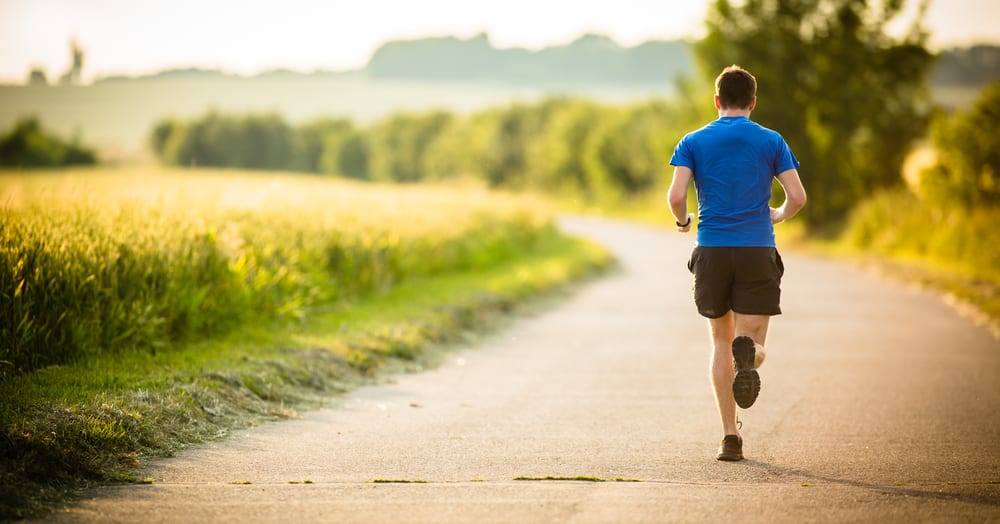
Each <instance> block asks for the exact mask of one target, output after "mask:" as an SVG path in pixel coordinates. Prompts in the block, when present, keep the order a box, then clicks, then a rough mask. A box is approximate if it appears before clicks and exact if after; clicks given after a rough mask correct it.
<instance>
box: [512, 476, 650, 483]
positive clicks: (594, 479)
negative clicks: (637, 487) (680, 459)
mask: <svg viewBox="0 0 1000 524" xmlns="http://www.w3.org/2000/svg"><path fill="white" fill-rule="evenodd" d="M514 480H518V481H534V482H537V481H546V480H562V481H570V482H642V481H641V480H638V479H630V478H623V477H616V478H613V479H606V478H601V477H594V476H591V475H577V476H558V475H546V476H544V477H528V476H518V477H514Z"/></svg>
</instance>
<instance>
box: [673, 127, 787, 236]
mask: <svg viewBox="0 0 1000 524" xmlns="http://www.w3.org/2000/svg"><path fill="white" fill-rule="evenodd" d="M670 164H671V165H673V166H685V167H688V168H690V169H691V172H692V173H694V185H695V188H696V189H697V190H698V245H699V246H718V247H744V246H745V247H774V225H773V224H771V212H770V202H771V183H772V180H773V179H774V177H776V176H778V175H779V174H781V173H783V172H785V171H787V170H789V169H794V168H797V167H799V161H798V160H796V158H795V155H793V154H792V151H791V149H789V148H788V144H787V143H785V139H784V138H782V137H781V135H779V134H778V133H776V132H774V131H772V130H770V129H768V128H766V127H764V126H761V125H760V124H757V123H756V122H753V121H751V120H750V119H749V118H746V117H743V116H724V117H720V118H719V119H718V120H715V121H714V122H711V123H710V124H708V125H706V126H705V127H703V128H701V129H699V130H697V131H693V132H691V133H688V134H687V135H685V136H684V138H682V139H681V141H680V143H678V144H677V147H676V148H675V149H674V155H673V157H671V159H670Z"/></svg>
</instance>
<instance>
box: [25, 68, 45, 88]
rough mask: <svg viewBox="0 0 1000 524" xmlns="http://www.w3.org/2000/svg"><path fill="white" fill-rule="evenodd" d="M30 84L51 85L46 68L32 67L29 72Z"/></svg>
mask: <svg viewBox="0 0 1000 524" xmlns="http://www.w3.org/2000/svg"><path fill="white" fill-rule="evenodd" d="M28 85H29V86H47V85H49V78H48V76H46V75H45V70H44V69H42V68H41V67H32V68H31V71H29V72H28Z"/></svg>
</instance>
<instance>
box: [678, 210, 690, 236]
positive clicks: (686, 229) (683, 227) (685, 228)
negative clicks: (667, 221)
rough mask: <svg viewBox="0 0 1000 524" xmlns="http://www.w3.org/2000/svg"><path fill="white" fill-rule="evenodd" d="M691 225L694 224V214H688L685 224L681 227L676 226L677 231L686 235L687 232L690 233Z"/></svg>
mask: <svg viewBox="0 0 1000 524" xmlns="http://www.w3.org/2000/svg"><path fill="white" fill-rule="evenodd" d="M675 224H676V222H675ZM693 224H694V213H688V216H687V224H685V225H683V226H677V231H680V232H681V233H687V232H688V231H691V226H692V225H693Z"/></svg>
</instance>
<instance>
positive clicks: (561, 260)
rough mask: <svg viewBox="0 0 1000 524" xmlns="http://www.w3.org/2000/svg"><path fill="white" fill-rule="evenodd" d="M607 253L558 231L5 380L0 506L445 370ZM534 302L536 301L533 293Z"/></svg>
mask: <svg viewBox="0 0 1000 524" xmlns="http://www.w3.org/2000/svg"><path fill="white" fill-rule="evenodd" d="M609 263H610V260H609V258H608V255H607V254H606V252H604V251H603V250H602V249H600V248H597V247H595V246H593V245H590V244H586V243H582V242H579V241H575V240H570V239H566V238H563V237H552V238H550V239H549V240H548V241H547V242H545V243H544V245H542V246H539V249H537V250H536V251H535V252H533V253H530V254H526V255H523V256H520V257H517V258H516V259H513V260H509V261H507V262H506V263H504V264H501V265H498V266H497V267H492V268H488V269H486V270H477V271H466V272H460V273H453V274H447V275H440V276H434V277H426V278H422V279H417V280H413V281H410V282H405V283H402V284H400V285H399V286H397V287H395V288H394V289H393V290H391V291H389V292H387V293H385V294H382V295H378V296H372V297H368V298H365V299H358V300H356V301H353V302H351V303H343V304H340V305H339V306H337V307H331V308H330V309H329V310H327V311H323V312H319V313H317V314H316V315H315V316H314V317H312V318H310V320H308V321H306V322H291V323H289V322H284V323H282V322H273V323H270V324H262V325H256V326H248V327H246V328H245V329H242V330H239V331H238V332H233V333H230V334H229V335H228V336H226V337H224V338H221V339H215V340H208V341H202V342H192V343H190V344H186V345H183V346H181V347H177V348H174V350H172V351H169V352H157V353H156V354H153V353H149V352H131V353H123V354H120V355H103V356H99V357H96V358H93V359H88V360H84V361H80V362H77V363H74V364H70V365H65V366H57V367H49V368H44V369H41V370H38V371H36V372H34V373H31V374H28V375H23V376H19V377H15V378H13V379H11V380H7V381H4V382H2V383H0V397H2V398H4V399H8V402H5V403H4V405H3V407H2V410H0V420H2V422H3V428H4V431H5V433H6V434H5V435H4V439H3V440H2V441H0V442H2V443H3V445H4V447H5V450H4V453H3V454H2V457H3V459H2V460H3V463H2V464H0V471H2V473H0V486H2V487H0V491H4V493H2V495H3V496H0V500H3V501H6V502H4V503H3V504H5V505H0V515H5V516H20V515H28V514H34V513H37V512H39V511H43V510H44V508H46V507H50V506H51V505H52V504H54V503H57V502H59V501H61V500H64V499H65V498H66V497H67V496H71V495H72V494H73V493H74V492H75V490H76V489H78V488H79V487H81V486H86V485H89V484H92V483H94V482H103V481H108V480H119V481H133V480H134V478H135V477H134V475H135V472H136V471H137V469H136V468H137V466H138V465H139V459H141V458H142V457H147V456H164V455H170V454H171V453H173V452H175V451H177V450H179V449H183V448H185V447H187V446H190V445H192V444H196V443H198V442H204V441H209V440H213V439H218V438H220V437H224V436H225V435H226V434H228V433H229V432H231V431H233V430H234V429H238V428H244V427H248V426H251V425H255V424H259V423H262V422H266V421H271V420H280V419H284V418H289V417H294V416H296V410H299V409H310V408H315V407H318V406H320V405H322V404H323V403H324V402H326V401H328V400H329V399H330V397H331V395H336V394H340V393H343V392H346V391H349V390H351V389H352V388H354V387H356V386H358V385H360V384H365V383H368V382H370V381H371V380H373V378H374V377H378V376H379V375H380V374H381V373H384V372H387V371H400V370H402V371H405V370H419V369H423V368H425V367H427V366H431V365H434V364H435V363H436V362H437V361H438V360H439V359H440V358H441V355H443V354H444V352H445V351H446V350H447V347H449V346H450V345H453V344H454V343H456V342H462V341H465V342H469V341H470V340H474V339H470V338H469V337H474V336H475V335H473V333H480V332H483V330H484V329H486V330H488V329H490V328H491V327H495V326H497V325H498V324H497V323H498V322H500V321H501V320H502V319H503V318H506V317H507V314H508V313H510V312H512V311H516V310H518V308H519V304H523V303H524V302H525V301H526V300H527V299H529V298H530V297H534V296H538V295H539V294H541V293H545V292H552V291H553V290H556V289H561V288H564V286H565V284H566V283H568V282H570V281H574V280H579V279H580V278H583V277H585V276H586V275H589V274H593V273H594V272H595V271H598V270H599V269H601V268H603V267H606V266H607V265H608V264H609ZM535 303H537V302H535Z"/></svg>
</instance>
